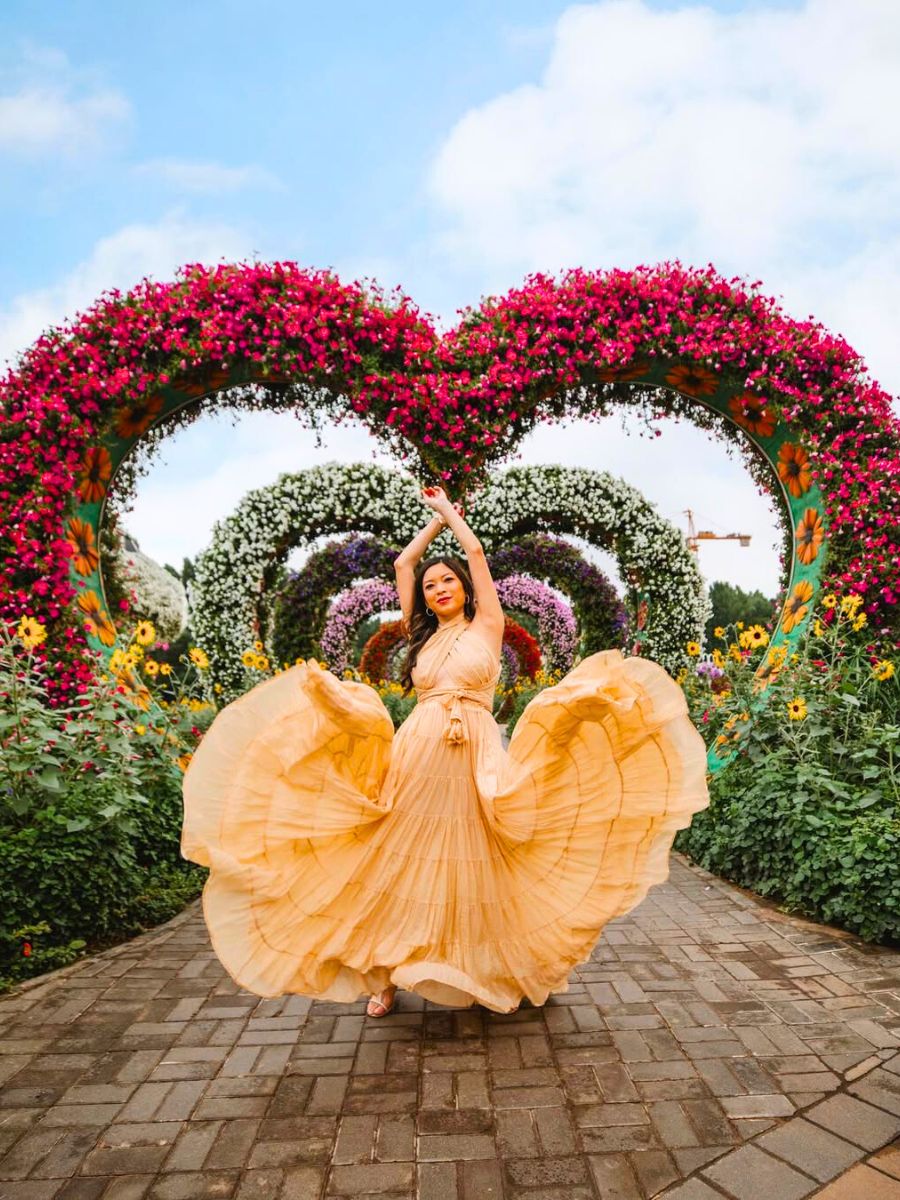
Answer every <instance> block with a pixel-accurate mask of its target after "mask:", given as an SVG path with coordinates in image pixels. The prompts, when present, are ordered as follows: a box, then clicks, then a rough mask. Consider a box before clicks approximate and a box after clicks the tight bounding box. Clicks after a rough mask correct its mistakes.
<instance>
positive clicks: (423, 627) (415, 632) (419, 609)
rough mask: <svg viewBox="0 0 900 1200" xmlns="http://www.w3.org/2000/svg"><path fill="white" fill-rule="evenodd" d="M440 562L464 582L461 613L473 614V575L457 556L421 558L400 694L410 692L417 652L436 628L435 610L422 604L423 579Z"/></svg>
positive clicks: (470, 616) (414, 583) (415, 583)
mask: <svg viewBox="0 0 900 1200" xmlns="http://www.w3.org/2000/svg"><path fill="white" fill-rule="evenodd" d="M439 563H443V564H444V566H447V567H449V568H450V570H451V571H452V572H453V574H454V575H455V576H456V577H457V579H459V581H460V583H461V584H462V585H463V591H464V592H465V593H466V599H465V603H464V604H463V612H464V613H465V615H466V617H468V619H469V620H470V621H471V620H473V618H474V616H475V588H474V587H473V585H472V576H471V575H470V574H469V572H468V569H467V568H466V567H465V566H464V565H463V563H462V562H461V561H460V559H458V558H456V557H455V556H454V555H452V554H448V555H443V554H441V555H436V556H435V557H434V558H425V559H423V560H422V562H420V563H419V565H418V566H417V567H416V573H415V576H414V577H413V589H414V590H413V610H412V615H411V617H410V620H409V628H408V629H407V650H406V658H405V659H404V660H403V666H402V668H401V674H400V682H401V684H402V685H403V694H404V695H405V696H407V695H409V693H410V692H411V691H412V687H413V681H412V669H413V667H414V666H415V665H416V659H417V658H418V657H419V651H420V650H421V649H422V647H423V646H424V645H425V643H426V642H427V641H428V639H429V638H430V637H431V635H432V634H433V633H434V632H435V630H436V629H437V628H438V619H437V613H436V612H433V611H432V610H431V609H430V608H428V606H427V605H426V603H425V593H424V592H423V590H422V579H423V577H424V575H425V572H426V571H427V570H428V568H429V567H436V566H437V565H438V564H439Z"/></svg>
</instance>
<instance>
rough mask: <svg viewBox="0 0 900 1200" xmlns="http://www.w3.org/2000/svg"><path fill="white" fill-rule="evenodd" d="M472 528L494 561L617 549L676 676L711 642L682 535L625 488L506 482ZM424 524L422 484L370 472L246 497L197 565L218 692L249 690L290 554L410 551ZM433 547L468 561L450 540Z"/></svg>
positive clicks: (197, 603) (557, 473)
mask: <svg viewBox="0 0 900 1200" xmlns="http://www.w3.org/2000/svg"><path fill="white" fill-rule="evenodd" d="M469 521H470V523H471V525H472V527H473V529H474V530H475V532H476V533H477V535H478V537H479V539H480V540H481V542H482V545H483V546H484V548H485V550H486V551H487V553H488V556H489V557H490V555H491V554H493V552H494V550H495V549H496V550H499V549H500V548H501V547H502V546H503V545H504V544H505V543H507V544H508V542H509V540H510V538H515V537H518V536H519V535H521V534H523V533H528V532H530V531H531V530H534V529H547V528H553V529H556V530H557V531H559V532H562V533H573V534H577V535H579V536H581V537H583V538H586V539H587V540H588V541H590V542H593V543H594V544H595V545H598V546H603V547H605V548H607V549H609V550H610V552H611V553H612V554H613V555H614V556H615V558H616V560H617V562H618V564H619V569H620V572H621V574H622V576H623V577H624V578H625V579H627V580H629V581H630V583H631V584H632V599H633V601H634V607H635V609H637V608H638V606H639V603H640V601H641V600H643V601H644V608H645V610H646V612H647V613H648V614H649V615H647V616H646V618H645V620H643V622H642V628H641V630H640V632H639V634H638V640H637V647H638V649H639V650H640V651H641V653H643V654H644V655H646V656H647V657H650V658H653V659H655V660H656V661H657V662H660V663H662V665H663V666H665V667H666V668H667V669H668V670H669V671H671V672H672V673H673V674H674V673H675V672H676V671H678V670H680V669H681V668H682V667H683V666H684V665H685V664H686V662H687V661H688V659H687V654H686V650H685V647H686V646H687V644H688V642H691V641H695V640H697V639H699V638H700V637H702V631H703V625H704V622H705V621H706V619H707V616H708V601H707V598H706V594H705V590H704V588H703V581H702V578H701V576H700V572H699V570H698V569H697V564H696V563H695V562H694V559H693V557H692V556H691V553H690V551H689V550H688V548H687V545H686V544H685V541H684V538H683V536H682V535H681V534H680V532H679V531H678V529H677V528H676V527H675V526H674V525H672V524H671V522H669V521H666V520H664V519H663V518H662V517H661V516H660V515H659V513H657V512H656V510H655V509H654V508H653V506H652V505H651V504H650V503H649V502H648V501H647V500H646V499H645V498H644V497H643V496H642V495H641V493H640V492H638V491H637V490H636V489H635V488H632V487H630V486H629V485H628V484H626V483H624V481H623V480H621V479H615V478H614V477H613V476H611V475H608V474H606V473H605V472H600V471H588V470H584V469H572V468H567V467H527V468H526V467H517V468H511V469H509V470H507V471H500V472H497V473H496V474H495V475H491V476H490V477H489V482H488V485H487V487H486V488H484V489H483V490H482V491H481V492H479V494H478V496H477V497H476V499H475V502H474V505H473V510H472V512H471V513H470V514H469ZM421 523H422V504H421V498H420V497H419V495H418V489H417V486H416V482H415V481H414V480H413V479H412V478H411V477H410V476H409V475H406V474H405V473H402V472H400V471H392V470H389V469H387V468H385V467H376V466H372V465H370V464H368V463H352V464H349V465H346V466H345V465H341V464H338V463H329V464H326V465H325V466H322V467H310V468H308V469H307V470H305V471H297V472H293V473H291V474H285V475H282V476H280V477H279V478H278V479H277V480H276V482H275V483H272V484H270V485H268V486H267V487H263V488H256V489H255V490H254V491H251V492H248V493H247V495H246V496H245V497H244V498H243V499H242V500H241V502H240V504H239V505H238V506H237V508H236V509H235V510H234V512H233V513H232V514H231V515H230V516H229V517H227V518H226V519H225V520H223V521H220V522H219V523H218V524H217V526H216V528H215V532H214V535H213V540H212V542H211V543H210V545H209V546H208V547H207V549H206V550H205V551H204V552H203V553H202V554H201V555H200V556H199V557H198V559H197V562H196V574H195V577H194V580H193V583H192V587H191V597H192V608H193V625H194V631H195V633H196V635H197V637H198V638H199V640H200V641H201V643H202V644H203V646H204V648H205V649H206V650H207V652H208V654H209V657H210V660H211V667H210V673H209V677H208V678H209V680H210V682H211V683H212V684H213V685H214V684H218V685H219V686H220V687H221V688H222V694H223V695H224V696H226V697H228V698H231V697H233V696H236V695H239V694H240V693H241V692H242V691H245V690H246V688H247V686H248V683H249V677H248V676H247V674H246V671H245V670H244V669H243V668H242V667H241V664H240V661H239V660H240V655H241V650H242V648H243V647H244V646H246V645H247V644H248V643H249V642H252V641H253V640H254V639H255V638H258V637H262V636H263V635H266V636H268V634H267V629H266V626H267V625H268V624H269V622H268V620H267V599H268V597H269V593H270V591H271V588H272V584H273V582H274V579H275V575H276V573H277V571H278V569H279V567H280V565H281V564H282V563H283V561H284V559H285V558H286V556H287V554H288V552H289V550H291V549H292V548H293V547H295V546H302V545H304V544H305V543H308V542H309V541H311V540H313V539H314V538H316V537H317V536H319V535H321V534H330V533H337V532H344V531H347V530H351V529H352V530H360V531H366V532H369V533H375V534H377V535H379V536H382V537H386V538H387V540H388V541H389V542H391V543H392V544H394V545H398V546H402V545H405V544H406V543H407V542H409V541H410V540H411V539H412V538H413V537H414V536H415V534H416V532H417V531H418V529H419V528H420V527H421ZM434 548H435V550H436V551H441V550H443V551H448V552H450V553H455V552H456V551H457V550H458V547H457V545H456V542H455V540H453V538H452V535H451V534H450V533H449V532H445V533H443V534H441V536H440V537H439V538H437V539H436V540H435V542H434ZM635 623H636V624H639V623H641V622H638V621H637V620H636V622H635Z"/></svg>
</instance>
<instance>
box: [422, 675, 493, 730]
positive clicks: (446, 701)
mask: <svg viewBox="0 0 900 1200" xmlns="http://www.w3.org/2000/svg"><path fill="white" fill-rule="evenodd" d="M434 699H437V700H440V702H441V703H442V704H443V706H444V708H446V709H448V710H449V713H450V718H449V720H448V722H447V726H446V728H445V729H444V737H445V738H446V739H447V741H448V742H464V741H465V740H466V735H465V731H464V728H463V719H462V701H463V700H471V701H473V702H474V703H475V704H480V705H481V707H482V708H484V709H487V711H488V712H491V710H492V705H491V704H490V703H488V701H487V700H486V699H485V696H484V694H483V692H480V691H473V690H471V689H469V688H433V689H432V690H431V691H426V692H420V693H419V694H418V703H419V704H424V703H425V701H426V700H434Z"/></svg>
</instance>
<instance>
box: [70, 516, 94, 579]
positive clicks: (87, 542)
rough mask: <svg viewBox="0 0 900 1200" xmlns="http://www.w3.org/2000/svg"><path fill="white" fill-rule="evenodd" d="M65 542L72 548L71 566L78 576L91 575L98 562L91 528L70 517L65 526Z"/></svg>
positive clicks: (85, 523)
mask: <svg viewBox="0 0 900 1200" xmlns="http://www.w3.org/2000/svg"><path fill="white" fill-rule="evenodd" d="M66 541H67V542H68V543H69V545H70V546H71V547H72V565H73V566H74V568H75V570H76V571H77V572H78V574H79V575H92V574H93V573H94V571H96V570H97V565H98V564H99V562H100V555H99V553H98V551H97V545H96V543H95V541H94V530H93V527H92V526H91V525H90V524H89V523H88V522H87V521H81V520H79V519H78V517H70V519H69V521H68V523H67V525H66Z"/></svg>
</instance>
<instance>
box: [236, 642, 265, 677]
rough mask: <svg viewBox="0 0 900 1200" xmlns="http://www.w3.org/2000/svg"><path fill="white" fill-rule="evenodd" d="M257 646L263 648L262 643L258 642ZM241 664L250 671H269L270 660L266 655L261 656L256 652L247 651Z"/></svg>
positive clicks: (242, 656) (242, 657)
mask: <svg viewBox="0 0 900 1200" xmlns="http://www.w3.org/2000/svg"><path fill="white" fill-rule="evenodd" d="M256 645H257V646H262V642H257V643H256ZM241 663H242V664H243V665H244V666H245V667H246V668H247V670H248V671H268V669H269V660H268V658H267V657H266V656H265V654H259V653H257V651H255V650H245V651H244V653H243V654H242V655H241Z"/></svg>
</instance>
